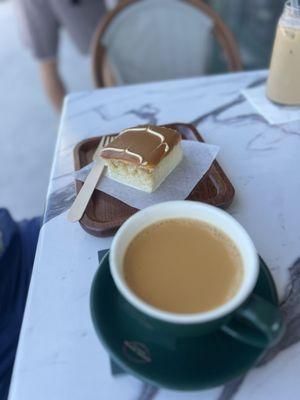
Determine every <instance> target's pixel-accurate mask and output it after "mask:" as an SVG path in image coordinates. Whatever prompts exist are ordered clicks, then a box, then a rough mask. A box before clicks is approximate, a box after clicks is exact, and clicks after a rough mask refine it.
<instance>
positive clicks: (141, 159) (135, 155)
mask: <svg viewBox="0 0 300 400" xmlns="http://www.w3.org/2000/svg"><path fill="white" fill-rule="evenodd" d="M125 153H126V154H129V155H130V156H134V157H137V158H138V159H139V161H140V164H142V165H145V163H144V162H143V157H142V156H141V155H140V154H137V153H133V152H132V151H129V150H128V149H126V150H125ZM146 164H148V163H147V162H146Z"/></svg>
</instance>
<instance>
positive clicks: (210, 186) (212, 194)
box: [74, 123, 234, 236]
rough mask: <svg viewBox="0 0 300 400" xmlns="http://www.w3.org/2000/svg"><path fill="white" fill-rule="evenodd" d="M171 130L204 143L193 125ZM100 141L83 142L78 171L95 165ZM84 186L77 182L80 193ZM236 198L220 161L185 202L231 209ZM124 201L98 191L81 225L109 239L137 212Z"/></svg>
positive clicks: (179, 125) (76, 158) (77, 158)
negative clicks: (197, 202) (86, 166)
mask: <svg viewBox="0 0 300 400" xmlns="http://www.w3.org/2000/svg"><path fill="white" fill-rule="evenodd" d="M165 126H169V127H170V128H175V129H177V130H178V131H179V132H180V133H181V135H182V137H183V139H188V140H198V141H200V142H203V139H202V137H201V136H200V134H199V133H198V131H197V129H196V128H195V127H194V126H193V125H190V124H183V123H176V124H168V125H165ZM99 140H100V138H99V137H95V138H91V139H86V140H83V141H82V142H80V143H78V144H77V146H76V147H75V149H74V162H75V170H76V171H77V170H79V169H81V168H83V167H84V166H85V165H87V164H89V163H90V162H91V161H92V157H93V154H94V152H95V150H96V148H97V146H98V143H99ZM82 185H83V183H82V182H80V181H76V192H77V193H78V192H79V190H80V189H81V187H82ZM233 196H234V188H233V186H232V184H231V183H230V181H229V179H228V178H227V176H226V175H225V173H224V171H223V170H222V168H221V167H220V166H219V164H218V163H217V161H214V163H213V164H212V166H211V168H210V169H209V170H208V172H207V173H206V174H205V175H204V177H203V178H202V179H201V180H200V181H199V183H198V184H197V185H196V186H195V187H194V189H193V190H192V192H191V193H190V194H189V196H188V197H187V199H186V200H193V201H201V202H204V203H208V204H212V205H214V206H217V207H222V208H226V207H228V206H229V205H230V204H231V202H232V199H233ZM137 211H138V210H137V209H136V208H133V207H131V206H129V205H127V204H125V203H123V202H122V201H120V200H118V199H116V198H114V197H112V196H109V195H108V194H106V193H103V192H101V191H99V190H95V191H94V193H93V195H92V197H91V200H90V201H89V203H88V206H87V208H86V210H85V213H84V215H83V217H82V218H81V220H80V224H81V226H82V227H83V229H84V230H86V231H87V232H88V233H90V234H91V235H94V236H110V235H112V234H114V233H115V232H116V230H117V229H118V228H119V227H120V226H121V225H122V224H123V222H125V221H126V220H127V219H128V218H129V217H130V216H131V215H132V214H134V213H135V212H137Z"/></svg>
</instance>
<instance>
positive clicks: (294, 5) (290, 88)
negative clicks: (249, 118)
mask: <svg viewBox="0 0 300 400" xmlns="http://www.w3.org/2000/svg"><path fill="white" fill-rule="evenodd" d="M267 96H268V98H269V99H270V100H272V101H274V102H276V103H280V104H286V105H300V5H299V3H298V0H290V1H288V2H287V3H286V4H285V7H284V11H283V14H282V16H281V17H280V19H279V22H278V27H277V33H276V37H275V42H274V48H273V54H272V59H271V66H270V73H269V78H268V83H267Z"/></svg>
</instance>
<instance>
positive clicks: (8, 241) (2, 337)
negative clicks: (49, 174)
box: [0, 209, 41, 400]
mask: <svg viewBox="0 0 300 400" xmlns="http://www.w3.org/2000/svg"><path fill="white" fill-rule="evenodd" d="M40 226H41V218H40V217H38V218H34V219H32V220H25V221H22V222H20V223H16V222H15V221H14V220H13V219H12V218H11V216H10V214H9V212H8V211H7V210H5V209H0V400H5V399H6V398H7V393H8V389H9V383H10V377H11V373H12V368H13V363H14V359H15V353H16V348H17V344H18V338H19V332H20V328H21V324H22V317H23V312H24V307H25V302H26V297H27V292H28V287H29V282H30V277H31V271H32V265H33V261H34V255H35V250H36V244H37V239H38V235H39V230H40Z"/></svg>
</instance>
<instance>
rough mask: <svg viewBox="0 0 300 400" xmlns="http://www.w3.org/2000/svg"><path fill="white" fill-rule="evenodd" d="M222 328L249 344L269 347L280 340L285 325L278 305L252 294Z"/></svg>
mask: <svg viewBox="0 0 300 400" xmlns="http://www.w3.org/2000/svg"><path fill="white" fill-rule="evenodd" d="M222 330H223V331H224V332H225V333H227V334H229V335H230V336H232V337H234V338H235V339H238V340H241V341H242V342H245V343H247V344H249V345H252V346H256V347H260V348H268V347H272V346H274V345H275V344H276V343H278V342H279V340H280V339H281V337H282V335H283V334H284V331H285V326H284V321H283V317H282V314H281V312H280V310H279V308H278V307H276V306H274V305H272V304H271V303H269V302H268V301H266V300H264V299H263V298H262V297H260V296H257V295H256V294H252V295H251V296H250V297H249V299H248V300H247V301H246V302H245V303H244V304H243V305H242V306H241V307H240V308H238V309H237V310H236V311H235V313H234V315H233V318H232V319H231V320H230V321H229V323H227V324H226V325H224V326H223V327H222Z"/></svg>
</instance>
